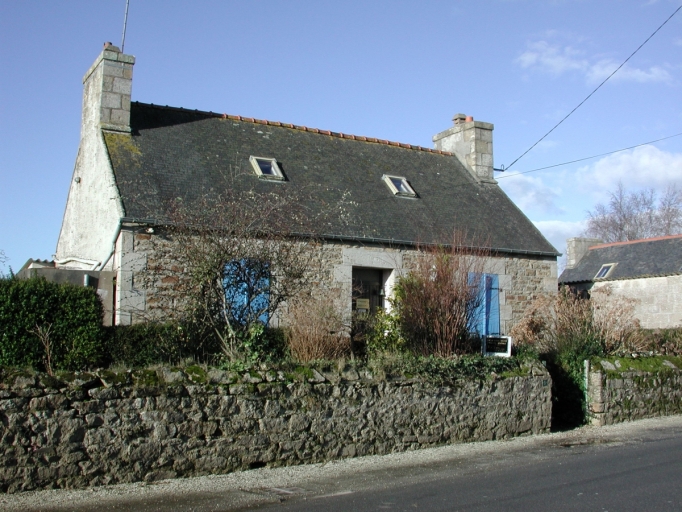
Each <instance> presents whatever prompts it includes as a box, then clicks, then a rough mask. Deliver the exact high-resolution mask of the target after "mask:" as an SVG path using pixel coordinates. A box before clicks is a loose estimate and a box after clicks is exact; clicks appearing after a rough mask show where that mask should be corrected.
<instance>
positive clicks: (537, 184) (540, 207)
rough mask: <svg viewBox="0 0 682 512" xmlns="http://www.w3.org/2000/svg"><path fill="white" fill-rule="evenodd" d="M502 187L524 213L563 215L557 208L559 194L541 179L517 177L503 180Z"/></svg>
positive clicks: (561, 210) (501, 181) (524, 176)
mask: <svg viewBox="0 0 682 512" xmlns="http://www.w3.org/2000/svg"><path fill="white" fill-rule="evenodd" d="M499 183H500V186H501V187H502V188H503V189H504V191H505V192H506V193H507V195H509V197H510V198H511V199H512V201H514V203H516V205H517V206H518V207H519V208H521V209H522V210H524V211H527V210H534V211H539V212H542V213H563V212H564V210H563V209H562V208H559V207H558V206H557V203H558V199H559V194H558V193H557V191H555V190H553V189H552V188H550V187H548V186H547V185H545V184H544V183H543V181H542V179H541V178H539V177H535V176H526V175H517V176H514V177H513V178H511V176H510V179H501V180H500V182H499Z"/></svg>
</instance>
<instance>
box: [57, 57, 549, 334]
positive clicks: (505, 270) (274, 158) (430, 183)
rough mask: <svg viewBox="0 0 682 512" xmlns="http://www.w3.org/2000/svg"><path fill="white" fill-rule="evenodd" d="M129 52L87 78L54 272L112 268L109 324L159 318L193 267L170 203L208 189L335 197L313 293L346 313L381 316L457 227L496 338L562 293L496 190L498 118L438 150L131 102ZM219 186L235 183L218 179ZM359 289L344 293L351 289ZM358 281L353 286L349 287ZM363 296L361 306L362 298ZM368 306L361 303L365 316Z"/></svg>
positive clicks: (536, 235) (465, 126) (540, 244)
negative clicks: (172, 222) (178, 243)
mask: <svg viewBox="0 0 682 512" xmlns="http://www.w3.org/2000/svg"><path fill="white" fill-rule="evenodd" d="M134 63H135V59H134V57H132V56H130V55H125V54H122V53H121V52H120V51H119V50H118V48H116V47H114V46H111V45H105V48H104V50H103V51H102V53H101V54H100V55H99V56H98V58H97V59H96V60H95V62H94V64H93V65H92V66H91V68H90V69H89V70H88V72H87V73H86V75H85V77H84V80H83V83H84V95H83V114H82V128H81V139H80V147H79V151H78V157H77V160H76V164H75V169H74V174H73V179H72V181H71V185H70V190H69V196H68V200H67V205H66V210H65V213H64V219H63V223H62V228H61V232H60V236H59V241H58V245H57V252H56V259H55V266H56V267H57V268H62V269H79V270H87V271H93V272H103V271H106V272H113V274H112V275H114V276H115V278H114V282H113V285H112V290H113V294H112V295H113V297H112V298H111V304H112V306H111V307H112V318H113V320H114V322H115V323H117V324H130V323H135V322H140V321H144V320H147V319H152V318H153V319H162V318H164V316H165V315H166V314H167V313H168V311H169V310H170V309H172V308H173V307H174V303H175V302H176V301H177V300H179V299H178V297H177V294H178V293H179V292H178V286H177V285H178V283H179V282H180V281H181V280H182V276H183V274H184V273H185V272H186V271H187V269H186V268H184V267H183V263H182V262H181V261H178V259H177V257H176V251H175V250H174V246H173V244H174V243H175V242H174V241H173V239H172V237H169V236H167V232H166V230H165V229H164V226H167V225H168V222H169V221H168V219H169V208H171V205H172V204H173V202H174V201H177V200H180V201H183V204H185V205H191V204H193V202H196V201H198V199H199V198H200V197H201V196H202V194H205V193H207V192H211V193H213V194H217V195H220V194H221V193H224V192H227V191H228V190H229V192H230V193H231V194H232V195H233V196H234V195H235V194H236V196H239V195H240V194H242V195H243V196H246V195H248V194H250V193H256V194H285V193H290V192H294V193H296V192H302V191H305V194H301V197H303V196H304V195H305V197H314V198H315V201H314V202H311V203H310V204H306V205H305V206H306V208H308V209H309V210H311V211H313V213H315V210H316V209H317V210H319V209H323V208H325V205H335V204H343V212H342V214H339V215H337V216H336V218H335V219H332V220H330V222H328V224H327V225H325V229H324V231H323V232H322V233H321V234H320V236H319V237H318V239H321V240H322V243H321V244H319V246H318V247H317V250H319V251H320V254H321V258H322V266H321V270H320V272H319V275H318V276H315V280H314V281H315V286H316V287H319V288H321V289H322V288H323V289H326V290H334V292H335V293H337V294H338V297H337V298H338V303H339V304H340V305H341V307H342V309H343V310H344V313H347V314H348V315H350V312H351V310H352V309H354V308H357V309H364V308H365V307H366V308H368V309H374V308H376V307H388V306H389V303H388V302H387V300H386V298H387V297H390V295H391V292H392V289H393V286H394V284H395V282H396V279H397V278H398V277H399V276H400V275H402V274H404V273H405V272H407V271H408V270H409V268H410V267H411V265H412V264H413V262H414V261H415V258H418V257H420V254H422V252H421V251H420V248H423V247H424V246H429V245H446V244H448V243H450V242H451V241H452V236H453V233H454V232H460V233H466V234H467V237H468V239H469V240H471V241H472V242H471V243H472V245H475V244H478V246H479V247H483V248H484V249H485V250H486V251H487V252H488V253H489V255H490V256H489V257H486V258H485V262H484V265H483V266H484V272H485V273H486V274H488V275H490V276H494V279H491V281H490V282H493V283H494V286H495V288H496V289H495V293H494V294H493V296H494V303H491V304H489V306H490V308H491V310H492V311H491V315H493V316H492V318H493V320H492V321H491V322H490V325H487V326H486V329H487V330H488V331H489V333H490V334H499V333H506V332H508V331H509V330H510V329H511V327H512V326H513V324H514V323H515V322H516V321H518V319H520V317H521V315H522V314H523V312H524V311H525V309H526V306H527V305H528V304H529V302H530V301H532V300H534V299H535V298H536V297H538V296H540V295H543V294H552V293H556V282H557V271H556V268H557V267H556V258H557V255H558V253H557V251H556V250H555V249H554V247H552V246H551V244H550V243H549V242H547V240H546V239H545V238H544V237H543V236H542V235H541V234H540V232H539V231H538V230H537V229H536V228H535V226H534V225H533V224H532V223H531V222H530V221H529V220H528V219H527V218H526V216H525V215H524V214H523V213H522V212H521V211H520V210H519V209H518V208H517V207H516V206H515V205H514V204H513V203H512V201H511V200H510V199H509V198H508V197H507V196H506V195H505V194H504V192H503V191H502V190H501V189H500V188H499V187H498V185H497V182H496V181H495V179H494V177H493V152H492V131H493V125H491V124H489V123H483V122H479V121H474V120H473V119H472V118H469V117H467V116H464V115H461V114H458V115H457V116H455V118H454V124H453V126H452V127H450V128H448V129H446V130H444V131H442V132H440V133H438V134H437V135H435V136H434V137H433V140H434V144H435V148H434V149H431V148H423V147H418V146H413V145H410V144H404V143H397V142H390V141H386V140H379V139H375V138H371V137H364V136H355V135H348V134H343V133H336V132H331V131H327V130H320V129H314V128H308V127H304V126H295V125H292V124H286V123H280V122H273V121H264V120H257V119H252V118H244V117H241V116H233V115H227V114H216V113H212V112H199V111H196V110H187V109H182V108H173V107H161V106H156V105H153V104H144V103H138V102H131V92H132V76H133V66H134ZM228 178H229V179H228ZM358 282H360V283H363V284H365V285H366V286H363V287H362V288H363V289H364V290H365V292H363V293H365V295H363V296H357V294H356V296H354V295H353V293H354V283H355V284H356V285H357V283H358ZM356 288H357V286H356ZM358 299H360V301H361V302H358ZM361 306H362V308H361Z"/></svg>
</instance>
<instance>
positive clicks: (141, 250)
mask: <svg viewBox="0 0 682 512" xmlns="http://www.w3.org/2000/svg"><path fill="white" fill-rule="evenodd" d="M121 239H122V240H125V241H126V243H125V244H122V247H123V249H122V250H121V255H120V256H118V255H117V261H120V262H121V264H122V265H123V266H125V267H126V269H130V270H126V271H125V272H123V271H122V272H121V279H120V280H119V288H120V289H119V293H118V296H119V300H120V306H121V309H122V310H124V311H123V312H122V313H121V314H120V317H121V318H122V319H123V318H126V317H127V318H128V319H129V320H127V321H125V322H123V323H128V322H133V323H134V322H136V321H137V322H139V321H144V320H150V319H158V318H163V317H165V316H167V314H168V312H177V311H180V309H181V308H180V307H179V306H180V305H181V303H182V297H187V293H186V291H187V285H188V283H187V281H186V279H185V277H184V275H185V273H186V272H187V270H188V269H186V268H184V265H183V263H182V262H180V261H178V260H177V256H176V255H177V251H175V250H174V243H175V242H174V241H173V239H172V236H169V235H166V234H165V233H164V232H163V230H162V229H157V230H156V231H155V232H154V233H152V234H150V233H149V232H148V230H147V229H146V228H145V227H142V226H139V227H137V228H130V229H124V230H123V231H122V233H121ZM313 250H315V251H317V252H318V255H319V263H320V265H319V268H317V269H316V270H315V271H314V272H312V275H311V277H310V280H311V282H312V284H313V295H314V294H315V288H317V289H323V290H331V291H332V292H333V293H334V294H335V295H336V300H335V303H337V304H338V306H339V308H340V310H341V312H342V313H343V315H344V317H345V318H347V319H350V316H351V295H352V291H353V290H352V287H353V285H352V274H353V268H354V267H362V268H377V269H382V270H383V271H384V272H383V280H384V282H383V283H382V285H383V288H384V291H385V293H386V296H387V297H390V296H391V294H392V290H393V286H394V285H395V283H396V280H397V279H398V278H399V277H400V276H401V275H404V274H405V273H406V272H408V271H409V270H410V268H411V267H412V266H413V265H414V261H415V258H419V257H420V254H422V253H420V251H418V250H416V249H412V248H401V247H386V246H381V245H364V244H360V243H346V242H344V243H342V242H331V241H330V242H325V243H324V244H319V245H316V246H315V247H314V249H313ZM483 271H484V272H487V273H491V274H497V275H498V276H499V286H500V293H499V301H500V323H501V325H500V328H501V332H502V333H509V332H510V331H511V329H512V327H513V326H514V325H516V323H517V322H518V321H519V320H520V319H521V317H522V316H523V314H524V312H525V311H526V308H527V307H528V306H529V305H530V304H531V303H532V302H533V301H534V300H535V299H537V298H538V297H540V296H543V295H552V294H556V292H557V264H556V259H555V258H547V257H537V256H529V255H523V256H522V255H496V256H491V257H488V258H486V261H485V263H484V265H483ZM123 274H125V275H123ZM386 306H387V307H388V306H389V303H388V301H386ZM285 316H286V312H284V311H282V312H281V317H285Z"/></svg>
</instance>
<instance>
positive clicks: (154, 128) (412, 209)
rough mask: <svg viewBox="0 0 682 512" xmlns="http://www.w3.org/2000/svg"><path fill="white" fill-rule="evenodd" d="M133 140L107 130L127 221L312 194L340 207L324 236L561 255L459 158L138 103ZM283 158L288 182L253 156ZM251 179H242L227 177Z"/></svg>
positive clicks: (133, 107)
mask: <svg viewBox="0 0 682 512" xmlns="http://www.w3.org/2000/svg"><path fill="white" fill-rule="evenodd" d="M131 128H132V134H131V135H130V136H129V135H125V134H116V133H113V132H104V138H105V141H106V144H107V149H108V151H109V156H110V159H111V162H112V166H113V170H114V175H115V178H116V182H117V185H118V187H119V191H120V193H121V198H122V201H123V206H124V210H125V215H126V217H128V218H137V219H154V220H156V221H158V222H163V221H164V219H167V218H168V215H167V213H168V211H167V208H168V205H169V204H170V202H171V201H172V200H173V199H174V198H178V197H182V198H183V201H184V202H185V203H189V202H191V201H193V200H195V199H196V198H198V197H199V196H201V195H202V194H205V193H206V192H208V191H214V192H216V193H221V191H224V190H225V188H226V187H232V188H233V189H237V191H238V192H247V191H250V190H254V191H256V192H263V193H269V192H274V193H278V191H280V190H283V188H282V187H291V188H293V189H294V190H296V189H301V190H303V189H305V190H307V191H311V190H312V191H313V193H312V194H311V196H313V197H314V198H315V201H312V202H311V204H310V205H309V206H310V208H311V209H313V210H314V209H316V208H318V209H319V208H324V207H325V205H326V207H328V206H329V205H335V204H337V203H338V202H339V201H340V200H341V199H342V197H344V194H345V200H346V202H345V208H346V210H347V212H346V213H347V215H345V216H344V217H345V219H346V220H345V221H344V222H341V221H339V222H337V223H336V224H335V225H332V226H330V227H329V228H328V232H326V233H324V235H325V236H328V237H330V238H332V237H336V238H343V239H351V240H358V241H364V242H371V241H381V242H392V243H396V244H414V243H421V244H428V243H447V242H448V241H449V240H451V237H452V233H453V229H455V228H457V229H458V230H461V231H463V232H466V233H468V235H469V236H471V237H477V238H478V239H479V240H480V239H485V240H489V245H490V247H491V248H493V249H495V250H499V251H502V252H521V253H531V254H538V255H543V256H551V257H554V256H556V255H557V254H558V253H557V251H556V249H554V247H552V245H551V244H550V243H549V242H548V241H547V240H546V239H545V238H544V237H543V236H542V234H541V233H540V232H539V231H538V230H537V228H536V227H535V226H534V225H533V223H532V222H530V220H528V218H527V217H526V216H525V215H524V214H523V213H522V212H521V211H520V210H519V209H518V208H517V207H516V206H515V205H514V203H512V201H511V200H510V199H509V198H508V197H507V196H506V195H505V194H504V192H503V191H502V190H501V189H500V188H499V187H498V186H497V185H495V184H482V183H478V182H477V181H476V180H475V179H474V178H473V177H472V176H471V174H470V173H469V172H468V171H467V170H466V169H465V168H464V167H463V166H462V164H461V163H460V161H459V160H458V159H457V157H455V156H454V155H452V154H450V153H446V152H442V151H437V150H433V149H427V148H420V147H416V146H411V145H409V144H399V143H395V142H388V141H381V140H377V139H372V138H367V137H358V136H353V135H345V134H339V133H333V132H329V131H324V130H317V129H310V128H305V127H300V126H294V125H286V124H282V123H274V122H268V121H260V120H255V119H246V118H241V117H238V116H227V115H225V114H222V115H220V114H213V113H209V112H199V111H190V110H185V109H178V108H172V107H159V106H155V105H149V104H144V103H132V105H131ZM251 155H253V156H259V157H269V158H276V159H277V162H278V163H279V165H280V167H281V168H282V170H283V171H284V174H285V175H286V179H287V181H285V182H284V183H281V182H280V183H273V182H270V181H267V180H263V179H259V178H258V177H257V176H256V175H255V173H254V172H253V171H252V170H251V165H250V163H249V156H251ZM234 169H239V170H241V171H243V172H241V173H240V174H238V176H237V177H236V178H235V179H234V180H233V181H231V180H226V179H225V176H226V173H229V172H231V170H234ZM384 174H390V175H397V176H403V177H405V178H407V180H408V181H409V183H410V184H411V185H412V187H413V188H414V189H415V190H416V192H417V194H418V196H419V197H418V198H416V199H415V198H404V197H396V196H394V195H393V194H392V193H391V191H390V190H389V189H388V187H387V186H386V185H385V184H384V182H383V181H382V180H381V177H382V176H383V175H384Z"/></svg>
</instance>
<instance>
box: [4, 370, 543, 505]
mask: <svg viewBox="0 0 682 512" xmlns="http://www.w3.org/2000/svg"><path fill="white" fill-rule="evenodd" d="M194 368H195V369H194V370H192V371H190V370H188V369H185V371H180V370H172V369H169V368H161V369H159V370H156V371H151V370H146V371H142V370H140V371H135V372H121V373H112V372H99V373H92V374H85V373H80V374H79V373H77V374H71V379H72V380H71V382H68V383H66V382H64V380H61V381H60V380H57V379H54V378H52V377H49V376H47V375H44V374H38V375H29V374H24V375H19V376H16V377H12V379H10V380H12V383H11V384H3V385H2V387H0V449H1V451H0V454H1V455H0V487H1V488H2V490H3V491H5V492H16V491H22V490H31V489H47V488H78V487H87V486H95V485H104V484H113V483H120V482H134V481H154V480H159V479H165V478H174V477H183V476H195V475H205V474H212V473H216V474H217V473H228V472H231V471H235V470H241V469H248V468H254V467H262V466H266V465H267V466H279V465H292V464H302V463H311V462H320V461H327V460H331V459H338V458H344V457H355V456H362V455H370V454H386V453H391V452H399V451H404V450H413V449H419V448H424V447H430V446H436V445H440V444H445V443H457V442H463V441H482V440H491V439H505V438H508V437H511V436H518V435H523V434H538V433H543V432H547V431H549V428H550V417H551V391H550V390H551V380H550V377H549V375H548V374H547V372H546V371H545V370H544V369H543V368H542V367H540V366H536V367H532V368H531V369H530V370H529V372H528V375H526V376H518V377H507V378H502V377H501V376H495V375H492V376H491V377H489V378H488V379H487V380H484V381H466V382H460V383H458V384H457V385H453V386H447V387H445V386H444V387H438V386H435V385H433V384H429V383H427V382H424V381H422V380H418V379H409V378H406V377H396V378H392V379H375V378H373V376H372V375H370V374H369V373H368V372H366V371H365V372H362V371H361V372H360V373H358V371H357V370H355V369H354V368H352V367H346V368H345V369H344V370H343V371H334V372H331V373H327V372H322V371H321V370H320V371H317V370H310V369H307V370H304V371H303V372H302V373H300V374H293V375H291V374H284V373H282V372H274V371H270V372H254V371H252V372H250V373H247V374H245V375H236V374H231V373H226V372H223V371H219V370H210V371H209V372H208V373H206V372H205V371H203V370H202V369H199V368H198V367H194ZM61 378H62V379H63V377H61ZM5 380H7V379H5ZM193 381H194V382H193Z"/></svg>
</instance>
